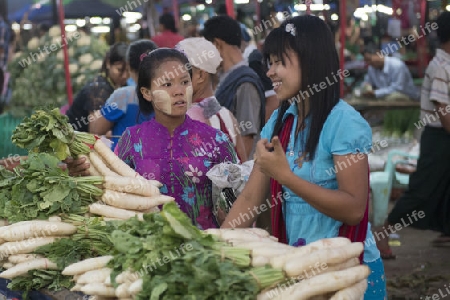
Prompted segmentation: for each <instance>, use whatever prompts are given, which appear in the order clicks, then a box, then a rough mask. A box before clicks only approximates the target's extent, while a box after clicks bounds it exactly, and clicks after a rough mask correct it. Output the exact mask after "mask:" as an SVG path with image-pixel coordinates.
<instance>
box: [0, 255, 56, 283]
mask: <svg viewBox="0 0 450 300" xmlns="http://www.w3.org/2000/svg"><path fill="white" fill-rule="evenodd" d="M57 269H58V268H57V266H56V264H55V263H54V262H52V261H50V260H49V259H47V258H38V259H35V260H31V261H26V262H23V263H20V264H17V265H15V266H14V267H12V268H10V269H8V270H6V271H3V272H2V273H0V278H6V279H13V278H15V277H17V276H21V275H25V274H27V273H28V271H31V270H57Z"/></svg>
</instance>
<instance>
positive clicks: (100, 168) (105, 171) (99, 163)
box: [89, 151, 119, 176]
mask: <svg viewBox="0 0 450 300" xmlns="http://www.w3.org/2000/svg"><path fill="white" fill-rule="evenodd" d="M89 160H90V161H91V164H92V165H93V166H94V168H95V170H97V172H98V173H100V175H102V176H119V174H117V173H116V172H113V171H112V170H111V169H110V168H108V166H107V165H106V163H105V162H104V161H103V160H102V158H101V156H100V155H99V154H98V153H97V152H95V151H91V152H90V153H89Z"/></svg>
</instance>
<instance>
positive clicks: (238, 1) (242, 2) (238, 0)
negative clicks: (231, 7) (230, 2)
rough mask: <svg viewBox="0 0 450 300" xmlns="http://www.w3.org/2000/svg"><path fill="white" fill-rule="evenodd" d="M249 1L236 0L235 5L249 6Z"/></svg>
mask: <svg viewBox="0 0 450 300" xmlns="http://www.w3.org/2000/svg"><path fill="white" fill-rule="evenodd" d="M248 2H249V0H234V3H235V4H248Z"/></svg>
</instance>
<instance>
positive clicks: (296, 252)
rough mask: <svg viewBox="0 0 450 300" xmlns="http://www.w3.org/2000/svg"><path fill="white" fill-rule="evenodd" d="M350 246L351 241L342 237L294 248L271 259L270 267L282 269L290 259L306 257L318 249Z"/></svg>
mask: <svg viewBox="0 0 450 300" xmlns="http://www.w3.org/2000/svg"><path fill="white" fill-rule="evenodd" d="M350 244H351V241H350V240H349V239H347V238H342V237H337V238H329V239H321V240H318V241H315V242H312V243H310V244H308V245H306V246H302V247H298V248H294V249H293V250H292V251H291V252H290V253H287V254H286V255H280V256H278V257H274V258H272V259H271V260H270V265H271V266H272V267H274V268H282V267H283V266H284V264H285V263H286V262H288V261H291V260H292V259H296V258H298V257H299V256H306V255H308V254H311V253H312V252H315V251H318V250H320V249H329V248H337V247H342V246H345V245H350Z"/></svg>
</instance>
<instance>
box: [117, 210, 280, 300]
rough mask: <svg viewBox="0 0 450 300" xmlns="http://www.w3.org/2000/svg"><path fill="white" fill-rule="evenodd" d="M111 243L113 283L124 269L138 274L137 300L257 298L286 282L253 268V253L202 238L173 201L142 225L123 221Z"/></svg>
mask: <svg viewBox="0 0 450 300" xmlns="http://www.w3.org/2000/svg"><path fill="white" fill-rule="evenodd" d="M111 238H112V241H113V243H114V249H115V251H114V259H113V260H112V261H111V262H110V264H109V265H110V267H111V268H113V273H112V274H111V282H113V283H114V282H115V281H114V279H115V277H116V276H117V275H118V274H120V273H122V272H124V271H126V270H132V271H134V272H137V273H138V274H139V275H140V277H141V278H142V279H143V290H142V291H141V292H140V293H139V294H138V295H137V298H136V299H142V300H143V299H146V300H147V299H151V300H157V299H171V300H172V299H205V300H206V299H255V298H256V295H257V294H258V293H259V292H260V291H261V290H263V289H265V288H267V287H269V286H272V285H274V284H276V283H278V282H281V281H283V280H284V279H285V278H284V274H283V271H282V270H279V269H273V268H271V267H258V268H253V267H251V266H250V265H251V263H250V251H249V250H247V249H239V248H232V247H229V246H227V245H226V244H225V243H223V242H219V241H218V240H217V239H216V238H215V237H213V236H212V235H206V234H204V233H203V232H202V231H200V230H198V229H197V228H196V227H195V226H193V225H192V223H191V221H190V219H189V218H188V217H187V216H186V215H185V214H184V213H183V212H182V211H181V210H180V209H179V208H178V207H177V205H176V204H175V203H173V202H172V203H168V204H165V205H164V207H163V210H162V212H161V213H154V214H146V215H144V222H142V221H139V220H137V218H132V219H129V220H127V221H125V222H124V223H123V224H122V226H121V227H119V228H118V230H116V231H113V233H112V235H111Z"/></svg>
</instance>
